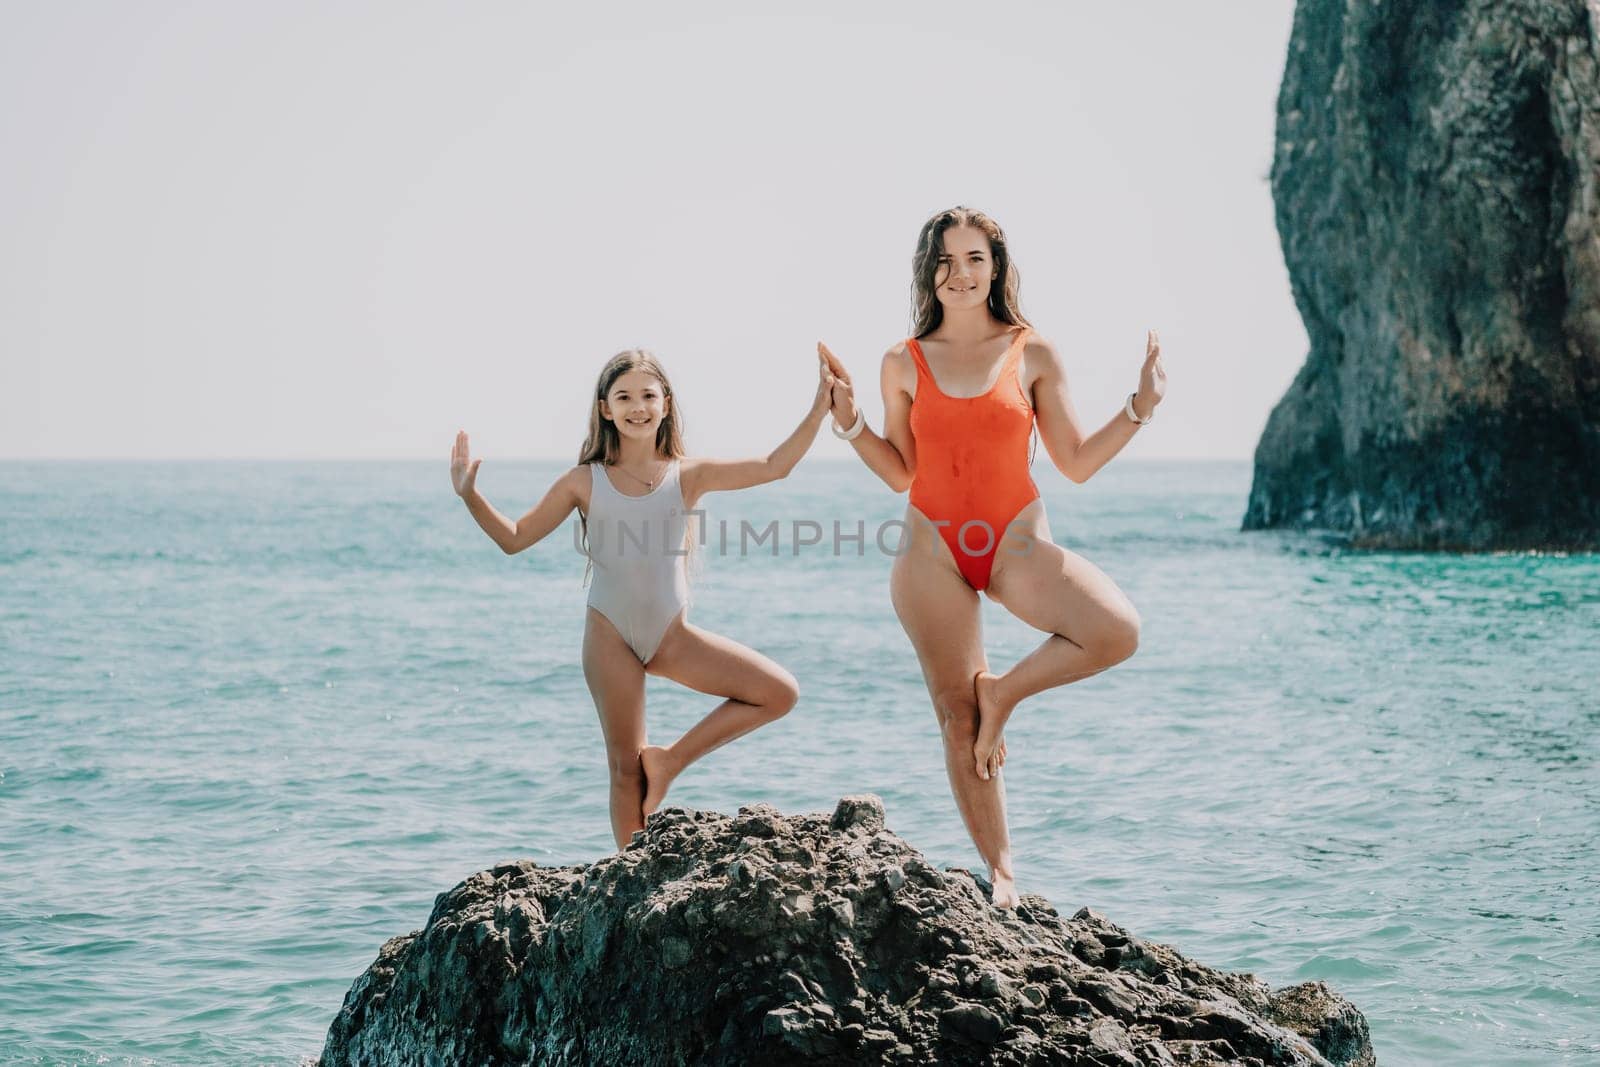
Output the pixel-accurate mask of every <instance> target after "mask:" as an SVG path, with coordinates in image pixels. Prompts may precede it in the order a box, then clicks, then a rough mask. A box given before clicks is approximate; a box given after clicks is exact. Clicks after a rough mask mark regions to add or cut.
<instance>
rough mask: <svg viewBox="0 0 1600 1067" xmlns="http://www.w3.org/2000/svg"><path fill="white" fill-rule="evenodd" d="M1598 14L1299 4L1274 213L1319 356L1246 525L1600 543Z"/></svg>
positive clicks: (1480, 5)
mask: <svg viewBox="0 0 1600 1067" xmlns="http://www.w3.org/2000/svg"><path fill="white" fill-rule="evenodd" d="M1597 23H1600V0H1588V2H1585V0H1384V2H1383V3H1372V2H1370V0H1300V3H1299V4H1298V5H1297V7H1296V9H1295V18H1294V29H1293V33H1292V35H1291V38H1290V44H1289V55H1288V62H1287V64H1286V67H1285V70H1284V76H1283V83H1282V86H1281V89H1280V92H1279V96H1278V122H1277V145H1276V149H1275V153H1274V160H1273V167H1272V193H1273V199H1274V202H1275V204H1276V211H1277V224H1278V234H1279V237H1280V239H1281V241H1282V245H1283V251H1284V259H1285V261H1286V263H1287V265H1288V269H1289V277H1290V281H1291V284H1292V286H1293V290H1294V297H1295V302H1296V303H1297V305H1298V306H1299V310H1300V314H1301V317H1302V318H1303V319H1304V322H1305V326H1306V332H1307V334H1308V335H1309V337H1310V342H1311V351H1310V353H1309V355H1308V356H1307V358H1306V363H1305V366H1304V367H1303V368H1302V369H1301V371H1300V373H1299V376H1298V377H1296V378H1295V380H1294V383H1293V384H1292V385H1291V386H1290V387H1289V391H1288V393H1287V394H1285V396H1284V397H1283V399H1282V400H1281V401H1280V402H1279V403H1278V406H1277V407H1276V409H1274V411H1273V412H1272V416H1271V418H1270V419H1269V421H1268V423H1267V426H1266V430H1265V431H1264V432H1263V434H1262V437H1261V440H1260V443H1259V444H1258V446H1257V449H1256V457H1255V479H1254V484H1253V486H1252V488H1251V492H1250V502H1249V505H1248V510H1247V513H1246V515H1245V520H1244V526H1245V528H1246V529H1261V528H1268V527H1301V528H1323V529H1331V530H1336V531H1340V532H1343V533H1344V534H1347V535H1349V536H1350V537H1351V538H1352V540H1353V542H1354V543H1355V544H1357V545H1359V546H1368V547H1388V548H1444V549H1455V548H1460V549H1494V548H1511V549H1522V548H1557V549H1561V548H1577V549H1581V548H1593V547H1595V546H1597V545H1600V41H1597Z"/></svg>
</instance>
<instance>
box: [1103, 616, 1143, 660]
mask: <svg viewBox="0 0 1600 1067" xmlns="http://www.w3.org/2000/svg"><path fill="white" fill-rule="evenodd" d="M1098 645H1099V651H1100V655H1101V657H1102V658H1103V659H1104V660H1105V665H1106V666H1108V667H1110V666H1113V665H1115V664H1118V663H1121V662H1122V661H1123V660H1125V659H1127V658H1128V657H1129V656H1132V655H1133V654H1134V653H1135V652H1137V651H1139V616H1138V614H1137V613H1136V612H1130V613H1128V614H1126V615H1119V616H1117V617H1116V620H1115V621H1114V622H1112V623H1111V624H1110V625H1109V626H1107V627H1106V630H1105V632H1104V633H1103V634H1102V635H1101V639H1100V641H1099V642H1098Z"/></svg>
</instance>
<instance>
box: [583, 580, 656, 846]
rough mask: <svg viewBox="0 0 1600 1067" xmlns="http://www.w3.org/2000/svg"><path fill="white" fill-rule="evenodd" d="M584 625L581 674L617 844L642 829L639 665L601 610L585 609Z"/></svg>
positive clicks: (641, 672)
mask: <svg viewBox="0 0 1600 1067" xmlns="http://www.w3.org/2000/svg"><path fill="white" fill-rule="evenodd" d="M587 615H588V618H587V621H586V622H585V623H584V628H583V677H584V680H585V681H587V682H588V683H589V695H590V696H592V697H593V698H594V708H595V711H597V712H599V714H600V731H601V733H603V734H604V735H605V740H606V767H607V769H608V770H609V771H610V774H611V833H612V836H614V837H615V838H616V839H617V847H618V848H622V847H623V846H624V845H626V844H627V843H628V839H629V838H631V837H632V836H633V832H634V831H635V830H642V829H644V812H643V811H642V810H641V807H640V805H641V804H642V803H643V802H644V771H643V769H642V768H641V767H640V764H639V753H640V751H642V750H643V749H644V742H645V728H644V666H643V664H641V663H640V662H639V657H638V656H636V655H635V654H634V651H633V648H632V647H631V646H630V645H629V644H628V643H627V642H626V641H624V640H623V639H622V635H621V634H619V633H618V632H617V628H616V627H615V626H613V625H611V622H610V620H608V619H607V618H606V617H605V616H604V615H602V614H600V613H599V612H598V611H596V610H594V609H593V608H590V609H589V610H588V613H587Z"/></svg>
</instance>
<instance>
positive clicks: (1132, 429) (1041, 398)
mask: <svg viewBox="0 0 1600 1067" xmlns="http://www.w3.org/2000/svg"><path fill="white" fill-rule="evenodd" d="M1028 354H1029V355H1031V356H1033V357H1034V358H1035V359H1040V360H1042V361H1043V363H1044V367H1043V370H1042V371H1041V372H1040V374H1039V376H1038V377H1037V378H1035V379H1034V382H1033V408H1034V417H1035V419H1036V420H1037V422H1038V426H1039V438H1040V439H1041V440H1042V441H1044V448H1045V451H1046V452H1048V453H1049V454H1050V460H1051V462H1052V463H1054V464H1055V466H1056V469H1057V470H1058V471H1060V472H1061V473H1062V474H1064V475H1066V476H1067V477H1068V478H1070V479H1071V480H1072V481H1074V482H1078V483H1082V482H1086V481H1088V480H1089V479H1090V478H1092V477H1094V474H1095V472H1096V471H1098V470H1099V469H1100V468H1101V467H1104V466H1105V465H1106V464H1107V463H1109V462H1111V459H1112V457H1114V456H1115V455H1116V454H1117V453H1118V452H1121V451H1122V449H1123V448H1124V446H1126V445H1127V443H1128V442H1129V441H1131V440H1133V435H1134V434H1135V433H1137V432H1138V431H1139V423H1137V422H1134V421H1133V420H1132V419H1130V418H1128V416H1127V415H1126V414H1125V413H1123V412H1122V411H1118V412H1117V413H1116V414H1115V415H1113V416H1112V417H1111V421H1110V422H1108V423H1106V424H1105V425H1104V426H1102V427H1100V429H1098V430H1096V431H1095V432H1094V433H1093V434H1091V435H1090V436H1088V437H1085V436H1084V435H1083V430H1082V428H1081V427H1080V426H1079V424H1078V416H1077V413H1076V412H1075V411H1074V410H1073V408H1072V397H1071V396H1070V394H1069V393H1068V391H1067V372H1066V368H1065V367H1063V366H1062V364H1061V356H1060V355H1059V354H1058V353H1057V352H1056V349H1055V346H1054V345H1052V344H1051V343H1050V342H1048V341H1046V340H1044V339H1043V338H1039V337H1036V338H1035V339H1033V340H1030V341H1029V342H1028ZM1166 392H1167V372H1166V368H1165V367H1163V366H1162V364H1161V343H1160V341H1159V340H1157V338H1156V333H1155V331H1154V330H1151V331H1150V333H1149V335H1148V336H1147V337H1146V339H1145V360H1144V366H1143V367H1142V368H1141V369H1140V371H1139V389H1138V392H1137V393H1136V395H1135V396H1134V398H1133V410H1134V412H1135V413H1136V414H1137V415H1138V416H1139V417H1140V418H1147V417H1149V415H1150V414H1151V413H1152V412H1153V411H1155V408H1156V405H1157V404H1159V403H1161V400H1162V398H1163V397H1164V396H1166Z"/></svg>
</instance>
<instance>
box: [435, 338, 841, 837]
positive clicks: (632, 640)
mask: <svg viewBox="0 0 1600 1067" xmlns="http://www.w3.org/2000/svg"><path fill="white" fill-rule="evenodd" d="M817 376H818V379H819V380H818V385H817V393H816V396H815V397H814V398H813V399H812V402H811V410H810V411H809V412H807V414H806V417H805V419H804V420H803V421H802V422H801V423H800V425H799V426H798V427H797V428H796V429H795V431H794V432H793V433H792V434H790V435H789V437H788V438H787V439H786V440H785V441H784V442H783V443H782V444H780V445H779V446H778V447H777V448H775V449H773V450H772V452H771V453H769V454H768V455H767V456H766V457H765V458H762V459H745V460H721V459H704V458H696V457H690V456H685V455H684V451H683V438H682V429H681V427H682V420H681V417H680V414H679V411H678V404H677V399H676V397H675V396H674V395H673V392H672V386H671V385H670V384H669V383H668V381H667V375H666V372H665V371H663V370H662V369H661V364H660V363H658V362H657V361H656V359H655V357H654V356H652V355H650V353H648V352H645V351H643V350H640V349H630V350H629V351H627V352H622V353H619V354H618V355H616V356H613V357H612V358H611V360H610V362H608V363H607V364H606V365H605V368H604V369H603V370H601V372H600V380H599V382H598V383H597V385H596V386H595V392H594V403H593V406H592V407H591V408H590V409H589V436H588V439H587V440H586V441H585V442H584V444H583V448H582V450H581V451H580V453H579V456H578V465H577V466H575V467H573V468H572V469H571V470H569V471H567V472H566V473H564V474H563V475H561V477H560V478H558V479H556V483H555V484H554V485H553V486H551V487H550V490H549V491H548V492H547V493H545V495H544V499H542V500H540V501H539V503H538V504H536V505H535V506H534V507H533V509H532V510H530V511H529V512H528V513H527V514H525V515H523V516H522V518H520V519H518V520H516V521H515V522H513V521H512V520H510V519H508V518H506V517H505V516H504V515H502V514H500V512H498V511H496V510H495V509H494V508H493V507H492V506H491V505H490V504H489V502H488V501H487V500H485V499H484V498H483V495H482V494H481V493H479V492H478V489H477V485H476V480H477V476H478V465H479V464H480V463H482V462H483V461H482V460H481V459H473V458H472V454H471V448H470V446H469V444H468V441H467V434H466V431H465V430H463V431H461V432H460V433H458V434H457V435H456V443H455V448H454V450H453V451H452V452H451V455H450V479H451V481H452V482H453V483H454V485H455V490H456V493H457V495H459V496H460V497H461V498H462V499H463V500H464V501H465V502H466V505H467V510H468V511H470V512H472V517H473V518H474V519H476V520H477V521H478V525H479V526H481V527H483V532H484V533H486V534H488V535H489V537H490V538H491V539H493V541H494V542H495V544H497V545H499V546H500V548H501V549H502V550H503V551H504V552H505V553H506V554H507V555H510V554H512V553H515V552H521V551H522V550H523V549H525V548H528V547H530V546H531V545H535V544H538V543H539V541H541V540H543V539H544V537H545V536H546V535H548V534H549V533H551V532H552V531H554V530H555V529H556V528H557V527H559V526H560V525H561V524H562V523H563V522H564V521H565V520H566V518H567V516H568V515H570V514H571V513H572V511H573V510H574V509H576V510H577V511H578V512H579V514H580V516H581V517H582V519H583V522H584V532H585V546H586V548H587V551H588V554H589V559H590V562H591V564H592V566H593V575H594V581H593V584H592V585H591V586H590V588H589V611H588V612H587V622H586V623H585V625H584V632H583V674H584V678H585V679H586V680H587V681H588V683H589V692H590V694H591V695H592V696H593V697H594V706H595V710H596V711H598V712H599V713H600V728H601V731H602V732H603V733H604V735H605V742H606V756H607V760H608V763H609V766H610V772H611V831H612V833H613V834H614V835H615V837H616V841H617V847H618V848H621V847H622V846H623V845H626V844H627V843H628V840H629V838H631V837H632V836H633V833H634V831H636V830H641V829H643V828H644V820H645V817H646V816H647V815H649V814H650V813H651V812H653V811H655V810H656V808H658V807H659V806H660V805H661V801H662V799H663V798H665V796H666V794H667V788H668V787H669V786H670V785H671V784H672V780H673V779H674V778H676V777H677V776H678V774H679V773H680V772H681V771H682V770H683V769H684V768H685V767H687V766H688V765H689V764H691V763H693V762H694V761H695V760H697V759H699V758H700V757H701V756H704V755H705V754H706V753H708V752H710V751H712V750H713V749H716V748H718V747H720V746H722V745H724V744H727V743H728V742H729V741H732V740H733V739H734V738H736V737H739V736H741V735H743V734H746V733H749V732H750V731H751V730H754V729H755V728H756V727H758V726H761V725H764V724H765V723H769V722H771V721H773V720H774V719H777V718H779V717H780V716H782V715H784V714H785V713H786V712H788V710H789V709H790V708H792V707H794V704H795V701H796V700H797V699H798V698H799V694H800V690H799V687H798V686H797V685H796V684H795V680H794V676H793V675H791V674H790V673H789V672H788V671H786V670H784V669H783V668H782V667H780V666H778V665H777V664H776V663H774V662H772V661H771V660H770V659H768V658H767V657H765V656H763V655H762V654H761V653H759V652H756V651H755V650H753V649H749V648H746V647H745V646H743V645H741V644H738V643H737V642H734V641H730V640H728V639H727V638H726V637H721V636H719V635H717V634H714V633H711V632H709V631H707V630H702V629H700V628H699V627H697V626H694V625H692V624H690V622H689V619H688V613H687V605H688V577H687V574H686V569H685V562H686V557H687V555H688V552H689V551H690V548H691V544H692V529H691V527H690V526H689V523H688V515H689V513H690V512H691V511H693V509H694V507H695V505H696V504H697V503H698V502H699V500H700V498H701V497H702V496H704V495H705V494H706V493H712V492H717V491H721V490H730V489H744V488H747V487H749V486H752V485H761V484H763V483H765V482H771V481H776V480H777V479H779V478H783V477H785V476H787V475H788V473H789V472H790V471H791V470H793V469H794V466H795V464H796V463H798V462H800V457H801V456H803V455H805V454H806V451H807V450H808V449H809V448H810V447H811V443H812V442H813V441H814V440H815V439H816V435H817V430H818V429H819V428H821V426H822V420H823V419H824V417H826V415H827V414H828V408H829V404H830V402H831V394H832V388H833V375H832V373H831V372H830V370H829V366H828V363H827V361H826V360H824V359H822V358H821V356H820V354H819V357H818V362H817ZM646 674H654V675H659V676H661V677H664V678H671V679H672V680H673V681H675V682H678V683H680V684H682V685H685V686H688V687H689V688H690V689H694V690H696V691H698V692H702V693H710V694H712V695H715V696H720V697H723V698H724V700H723V701H722V703H721V704H719V705H717V707H716V708H714V709H713V710H712V711H711V712H710V713H709V714H708V715H706V717H705V718H704V719H701V720H700V721H699V722H698V723H696V724H695V725H694V726H692V727H690V729H689V730H688V731H687V732H686V733H684V735H683V736H682V737H680V738H678V739H677V740H676V741H674V742H673V743H672V744H670V745H666V746H662V745H651V744H647V743H646V741H645V724H644V679H645V675H646Z"/></svg>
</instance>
